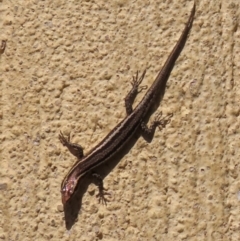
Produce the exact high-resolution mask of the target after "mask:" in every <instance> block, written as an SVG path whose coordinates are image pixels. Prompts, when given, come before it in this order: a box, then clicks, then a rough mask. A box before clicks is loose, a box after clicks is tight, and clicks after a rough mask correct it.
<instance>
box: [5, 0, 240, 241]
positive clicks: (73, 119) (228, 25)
mask: <svg viewBox="0 0 240 241" xmlns="http://www.w3.org/2000/svg"><path fill="white" fill-rule="evenodd" d="M192 5H193V1H183V0H180V1H178V0H174V1H160V0H159V1H156V0H149V1H147V0H139V1H128V0H122V1H121V0H119V1H117V0H113V1H108V3H106V1H91V0H90V1H76V0H75V1H74V0H69V1H65V0H64V1H63V0H53V1H39V0H32V1H31V0H29V1H27V0H26V1H20V0H14V1H12V0H2V1H0V27H1V31H0V45H1V43H4V42H2V41H6V48H5V50H4V51H1V53H0V81H1V82H0V83H1V92H0V93H1V102H0V105H1V115H0V116H1V119H0V123H1V124H0V126H1V128H0V131H1V132H0V138H1V148H0V150H1V152H0V240H9V241H10V240H14V241H17V240H20V241H22V240H24V241H32V240H39V241H41V240H56V241H57V240H63V241H64V240H86V241H87V240H218V241H219V240H239V239H240V232H239V229H240V215H239V214H240V213H239V211H240V176H239V172H240V165H239V161H240V148H239V147H240V128H239V124H240V117H239V113H240V105H239V103H240V54H239V53H240V29H239V19H240V5H239V1H238V0H232V1H230V2H229V1H217V0H216V1H209V0H202V1H196V14H195V20H194V24H193V27H192V30H191V33H190V36H189V38H188V40H187V43H186V46H185V48H184V50H183V51H182V53H181V55H180V57H179V59H178V60H177V62H176V64H175V67H174V69H173V71H172V74H171V76H170V78H169V80H168V84H167V89H166V93H165V96H164V99H163V101H162V102H161V105H160V107H159V109H158V110H159V111H160V110H161V111H162V112H163V114H164V115H166V114H168V113H171V112H172V113H173V114H174V115H173V118H172V120H171V123H170V124H168V125H167V126H166V128H164V129H163V130H162V131H159V130H157V131H156V133H155V136H154V139H153V140H152V142H151V143H147V142H146V141H145V140H144V139H143V138H142V137H140V138H138V139H137V141H136V143H135V145H134V146H133V147H132V148H131V149H130V150H129V152H128V153H127V154H126V155H124V156H123V158H121V160H120V161H119V162H118V164H117V165H116V166H115V167H114V168H112V170H111V171H109V172H108V173H107V174H106V173H104V167H103V168H102V169H103V173H104V176H105V179H104V185H105V187H106V188H107V189H108V191H109V192H110V194H111V196H109V202H108V204H107V206H104V205H102V204H99V203H98V200H97V199H96V197H95V196H96V194H97V187H96V186H95V185H94V184H93V183H92V182H91V181H88V180H86V183H87V184H89V185H87V186H86V187H84V190H83V195H82V198H81V204H79V205H80V207H78V208H75V210H74V211H71V212H73V213H74V212H75V214H73V213H71V212H70V213H68V212H66V210H65V212H64V210H63V207H62V204H61V195H60V185H61V182H62V180H63V178H64V176H65V175H66V173H67V172H68V170H69V168H70V167H71V166H72V165H73V163H74V161H75V158H74V157H73V156H72V155H71V154H70V153H69V152H68V151H67V149H66V148H64V147H63V146H62V145H61V143H60V142H59V140H58V134H59V131H60V130H62V131H63V133H64V134H68V133H71V136H72V140H73V141H74V142H77V143H79V144H81V145H82V146H83V147H84V151H85V152H87V151H89V150H90V149H91V148H93V147H94V146H95V145H96V144H97V143H99V141H101V140H102V138H103V137H104V136H105V135H107V133H108V132H109V131H110V130H111V129H112V128H113V127H114V126H115V125H116V124H117V123H118V122H119V121H120V120H121V119H122V118H124V117H125V109H124V97H125V96H126V94H127V93H128V91H129V90H130V88H131V86H130V81H131V78H132V75H134V74H135V72H136V71H137V70H141V71H142V70H144V69H145V68H146V67H148V71H147V74H146V78H145V80H144V83H143V84H146V85H148V86H150V85H151V83H152V82H153V80H154V78H155V76H156V75H157V73H158V71H159V70H160V69H161V66H162V65H163V63H164V61H165V60H166V58H167V56H168V54H169V53H170V51H171V50H172V48H173V46H174V44H175V43H176V41H177V40H178V38H179V36H180V34H181V31H182V30H183V28H184V24H185V22H186V21H187V19H188V16H189V13H190V10H191V8H192ZM143 94H144V93H141V94H140V95H139V96H138V98H137V100H136V102H135V103H137V102H138V101H139V100H140V99H141V97H142V96H143ZM151 119H152V118H151ZM106 168H107V167H106ZM100 171H102V170H100ZM76 210H77V211H76ZM76 212H77V214H76ZM67 219H69V220H68V221H69V222H70V224H69V223H68V224H67V222H66V221H67Z"/></svg>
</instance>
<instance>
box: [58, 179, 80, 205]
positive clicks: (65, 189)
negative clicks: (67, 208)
mask: <svg viewBox="0 0 240 241" xmlns="http://www.w3.org/2000/svg"><path fill="white" fill-rule="evenodd" d="M76 185H77V181H76V179H73V178H70V179H68V180H64V181H63V183H62V186H61V193H62V203H63V205H65V204H66V203H67V201H68V200H69V199H70V197H71V196H72V195H73V193H74V190H75V188H76Z"/></svg>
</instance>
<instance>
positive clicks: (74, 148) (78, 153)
mask: <svg viewBox="0 0 240 241" xmlns="http://www.w3.org/2000/svg"><path fill="white" fill-rule="evenodd" d="M58 137H59V140H60V141H61V143H62V145H63V146H66V147H67V148H68V150H69V151H70V152H71V153H72V154H73V155H74V156H75V157H77V158H78V159H81V158H82V157H83V156H84V155H83V148H82V146H80V145H78V144H76V143H71V142H70V134H69V135H68V136H67V138H66V137H64V135H63V133H62V132H61V131H60V134H59V136H58Z"/></svg>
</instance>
